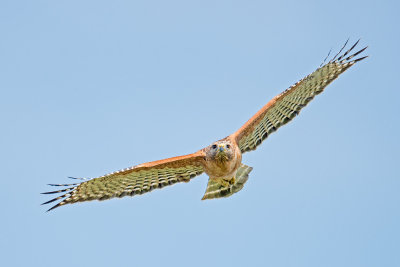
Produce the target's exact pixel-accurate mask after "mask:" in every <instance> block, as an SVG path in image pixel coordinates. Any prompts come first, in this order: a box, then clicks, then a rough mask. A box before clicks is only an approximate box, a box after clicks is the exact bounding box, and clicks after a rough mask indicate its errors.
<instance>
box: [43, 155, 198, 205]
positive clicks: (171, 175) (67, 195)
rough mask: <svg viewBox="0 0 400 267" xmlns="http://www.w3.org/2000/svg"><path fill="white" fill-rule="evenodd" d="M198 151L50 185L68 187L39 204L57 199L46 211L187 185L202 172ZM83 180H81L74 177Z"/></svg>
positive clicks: (53, 192)
mask: <svg viewBox="0 0 400 267" xmlns="http://www.w3.org/2000/svg"><path fill="white" fill-rule="evenodd" d="M203 158H204V152H203V151H202V150H200V151H198V152H196V153H194V154H189V155H185V156H180V157H174V158H169V159H164V160H159V161H153V162H149V163H144V164H140V165H137V166H133V167H131V168H127V169H124V170H120V171H117V172H113V173H110V174H107V175H104V176H101V177H98V178H93V179H90V180H87V181H84V182H82V183H76V184H50V185H52V186H70V187H68V188H66V189H61V190H57V191H52V192H45V193H42V194H55V193H63V195H61V196H59V197H56V198H53V199H51V200H49V201H47V202H45V203H43V204H48V203H51V202H54V201H57V200H61V199H62V200H61V201H60V202H59V203H58V204H56V205H55V206H53V207H51V208H50V209H49V210H48V211H50V210H52V209H55V208H57V207H59V206H62V205H65V204H72V203H76V202H82V201H90V200H106V199H110V198H114V197H124V196H134V195H141V194H143V193H147V192H150V191H151V190H153V189H156V188H163V187H164V186H167V185H172V184H175V183H178V182H189V181H190V179H192V178H193V177H195V176H197V175H200V174H202V173H203V172H204V170H203V165H202V163H201V162H202V160H203ZM75 179H83V178H75Z"/></svg>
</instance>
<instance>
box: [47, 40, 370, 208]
mask: <svg viewBox="0 0 400 267" xmlns="http://www.w3.org/2000/svg"><path fill="white" fill-rule="evenodd" d="M359 41H360V40H358V41H357V42H356V43H355V44H354V45H353V46H352V47H350V49H348V50H347V51H346V52H343V53H342V51H343V50H344V48H345V47H346V45H347V43H348V40H347V41H346V43H345V45H344V46H343V47H342V48H341V49H340V51H339V52H338V53H337V54H336V55H335V56H334V57H333V58H332V59H331V60H330V61H328V62H327V63H325V62H326V60H327V58H328V57H329V54H328V56H327V57H326V58H325V60H324V62H323V63H322V64H321V65H320V66H319V68H317V69H316V70H315V71H314V72H313V73H311V74H309V75H308V76H306V77H305V78H303V79H301V80H300V81H298V82H297V83H295V84H294V85H292V86H290V87H289V88H288V89H286V90H285V91H283V92H282V93H281V94H279V95H277V96H275V97H274V98H272V100H270V101H269V102H268V103H267V104H266V105H265V106H264V107H262V108H261V109H260V110H259V111H258V112H257V113H256V114H255V115H254V116H253V117H251V118H250V119H249V120H248V121H247V122H246V123H245V124H244V125H243V126H242V127H241V128H240V129H239V130H237V131H236V132H234V133H233V134H231V135H229V136H227V137H225V138H223V139H221V140H219V141H216V142H214V143H212V144H211V145H209V146H207V147H205V148H203V149H200V150H199V151H197V152H195V153H193V154H189V155H184V156H178V157H173V158H168V159H163V160H158V161H153V162H148V163H143V164H139V165H136V166H133V167H130V168H126V169H123V170H119V171H116V172H113V173H110V174H106V175H104V176H101V177H97V178H93V179H84V178H73V179H81V180H83V181H81V182H78V183H73V184H50V185H51V186H63V187H67V188H65V189H61V190H56V191H52V192H45V193H42V194H55V193H62V195H61V196H58V197H56V198H53V199H51V200H49V201H47V202H44V203H43V204H48V203H52V202H54V201H57V200H59V202H58V203H57V204H56V205H54V206H52V207H51V208H50V209H49V210H48V211H50V210H52V209H55V208H57V207H60V206H63V205H66V204H73V203H77V202H83V201H90V200H106V199H110V198H114V197H124V196H134V195H141V194H144V193H147V192H150V191H152V190H153V189H156V188H163V187H165V186H168V185H172V184H175V183H179V182H189V181H190V180H191V179H192V178H194V177H195V176H198V175H200V174H202V173H206V174H207V175H208V176H209V179H208V184H207V188H206V192H205V194H204V196H203V198H202V199H203V200H204V199H213V198H221V197H228V196H231V195H232V194H234V193H237V192H238V191H240V190H241V189H242V188H243V186H244V184H245V183H246V181H247V179H248V177H249V173H250V172H251V170H252V167H249V166H247V165H245V164H243V163H242V155H243V154H244V153H246V152H248V151H251V150H255V149H256V148H257V147H258V146H259V145H260V144H261V143H262V142H263V141H264V140H265V139H266V138H267V137H268V136H269V135H270V134H271V133H273V132H275V131H276V130H277V129H278V128H279V127H281V126H282V125H284V124H286V123H288V122H289V121H291V120H292V119H293V118H294V117H295V116H296V115H298V114H299V112H300V110H301V109H302V108H303V107H305V106H306V105H307V104H308V103H309V102H310V101H311V100H312V99H313V98H314V96H316V95H317V94H319V93H321V92H322V91H323V90H324V89H325V87H326V86H327V85H328V84H330V83H331V82H332V81H333V80H335V79H336V78H337V77H338V76H339V75H340V74H342V73H343V72H345V71H346V70H347V69H349V68H350V67H351V66H353V65H354V64H355V63H357V62H358V61H361V60H363V59H365V58H366V57H367V56H364V57H359V58H357V59H355V57H356V56H357V55H359V54H361V53H362V52H363V51H364V50H365V49H367V47H364V48H363V49H361V50H359V51H358V52H355V53H353V54H350V52H351V51H353V49H354V48H355V47H356V46H357V44H358V42H359ZM341 53H342V54H341ZM70 178H72V177H70Z"/></svg>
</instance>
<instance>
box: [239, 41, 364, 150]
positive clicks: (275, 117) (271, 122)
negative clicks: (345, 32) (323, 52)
mask: <svg viewBox="0 0 400 267" xmlns="http://www.w3.org/2000/svg"><path fill="white" fill-rule="evenodd" d="M346 44H347V42H346ZM346 44H345V45H344V46H343V48H344V47H345V46H346ZM357 44H358V41H357V42H356V43H355V44H354V45H353V46H352V47H351V48H350V49H349V50H347V51H346V52H344V53H343V54H342V55H340V56H339V54H340V53H341V52H342V50H343V48H342V49H341V50H340V51H339V53H338V54H337V55H336V56H335V57H334V58H333V59H332V60H330V61H329V62H328V63H326V64H325V65H323V66H321V67H320V68H318V69H317V70H316V71H314V72H313V73H311V74H310V75H308V76H306V77H305V78H303V79H302V80H300V81H298V82H297V83H296V84H294V85H292V86H291V87H290V88H288V89H287V90H285V91H284V92H282V93H281V94H279V95H277V96H276V97H274V98H273V99H272V100H271V101H269V102H268V103H267V104H266V105H265V106H264V107H263V108H261V109H260V110H259V111H258V112H257V113H256V114H255V115H254V116H253V117H252V118H251V119H250V120H249V121H247V122H246V123H245V124H244V125H243V126H242V127H241V128H240V129H239V130H238V131H236V132H235V133H233V134H232V135H231V137H232V138H233V139H234V140H236V142H237V144H238V145H239V148H240V150H241V152H242V153H244V152H247V151H250V150H255V149H256V147H257V146H258V145H260V144H261V142H262V141H263V140H264V139H265V138H267V137H268V135H269V134H271V133H273V132H274V131H276V130H277V129H278V128H279V127H280V126H282V125H284V124H286V123H287V122H289V121H291V120H292V119H293V118H294V117H295V116H296V115H297V114H299V112H300V110H301V109H302V108H303V107H305V106H306V105H307V104H308V102H310V101H311V100H312V99H313V98H314V96H316V95H317V94H319V93H321V92H322V91H323V90H324V89H325V87H326V86H327V85H328V84H330V83H331V82H332V81H333V80H335V79H336V78H337V77H338V76H339V75H340V74H342V73H343V72H345V71H346V70H347V69H348V68H350V67H351V66H353V65H354V64H355V63H356V62H358V61H360V60H362V59H364V58H366V56H365V57H361V58H358V59H354V60H352V59H353V58H354V57H355V56H357V55H358V54H360V53H361V52H363V51H364V50H365V49H366V48H367V47H365V48H363V49H361V50H360V51H358V52H356V53H354V54H352V55H349V56H348V54H349V53H350V52H351V51H352V50H353V49H354V47H355V46H356V45H357ZM337 56H339V57H338V58H337V59H336V57H337ZM321 65H322V64H321Z"/></svg>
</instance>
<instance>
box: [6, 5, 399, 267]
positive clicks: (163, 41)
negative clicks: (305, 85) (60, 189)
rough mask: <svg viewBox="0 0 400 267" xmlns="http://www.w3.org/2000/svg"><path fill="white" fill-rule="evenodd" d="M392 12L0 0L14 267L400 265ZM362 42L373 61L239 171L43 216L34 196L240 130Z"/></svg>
mask: <svg viewBox="0 0 400 267" xmlns="http://www.w3.org/2000/svg"><path fill="white" fill-rule="evenodd" d="M399 10H400V6H399V4H398V1H341V0H339V1H335V2H332V1H279V2H278V1H204V0H203V1H98V0H97V1H71V0H68V1H11V0H10V1H7V0H5V1H4V0H3V1H1V2H0V34H1V39H0V40H1V41H0V90H1V98H0V101H1V105H0V120H1V131H0V132H1V133H0V135H1V138H0V145H1V150H0V162H1V170H2V173H1V189H2V190H1V191H2V193H1V196H0V198H1V202H0V203H1V204H0V205H1V210H2V216H1V220H0V227H1V231H0V235H1V236H0V255H1V265H2V266H60V267H61V266H307V267H312V266H318V267H320V266H335V267H337V266H352V267H355V266H400V230H399V225H400V211H399V203H400V194H399V192H400V173H399V163H400V152H399V151H400V145H399V136H400V129H399V115H400V114H399V101H400V88H399V78H400V77H399V76H400V73H399V65H398V62H399V59H400V58H399V54H400V52H399V47H400V30H399V26H400V19H399V15H398V11H399ZM348 37H350V38H351V41H352V42H354V41H356V40H357V39H358V38H359V37H361V38H362V40H361V43H360V48H361V47H362V46H363V45H369V48H368V50H367V53H366V54H369V55H370V58H368V59H367V60H364V61H362V62H361V63H360V64H357V65H356V66H355V67H353V68H351V69H350V70H349V71H347V72H346V73H344V74H343V75H342V76H341V77H340V78H339V79H338V80H336V81H335V82H334V83H333V84H331V85H330V86H329V87H328V88H327V90H326V91H325V92H324V93H323V94H321V95H320V96H318V97H317V98H316V99H315V100H314V101H313V102H312V103H310V105H309V106H307V107H306V108H305V109H304V110H303V111H302V112H301V114H300V116H298V117H296V119H295V120H294V121H292V122H291V123H290V124H288V125H286V126H285V127H283V128H280V129H279V131H278V132H277V133H275V134H273V135H271V136H270V137H269V138H268V139H267V140H266V141H265V142H264V143H263V145H262V146H261V147H260V148H259V149H257V150H256V151H255V152H252V153H247V154H245V156H244V158H243V162H244V163H245V164H247V165H250V166H252V167H254V170H253V172H252V173H251V176H250V179H249V181H248V183H247V184H246V185H245V188H244V189H243V190H242V191H241V192H240V193H238V194H236V195H234V196H232V197H230V198H226V199H220V200H214V201H201V200H200V199H201V197H202V195H203V193H204V191H205V187H206V183H207V177H206V176H205V175H202V176H200V177H198V178H195V179H194V180H193V181H192V182H190V183H188V184H177V185H175V186H171V187H167V188H165V189H163V190H157V191H153V192H152V193H150V194H146V195H142V196H139V197H134V198H129V197H127V198H123V199H113V200H109V201H106V202H97V201H95V202H88V203H82V204H77V205H70V206H64V207H61V208H59V209H56V210H55V211H53V212H49V213H46V212H45V211H46V209H47V208H48V206H46V207H44V206H40V203H42V202H44V201H46V200H48V199H49V197H48V196H46V195H40V194H39V193H40V192H45V191H48V190H51V189H54V188H51V187H50V186H47V185H46V184H47V183H68V182H71V180H69V179H67V176H77V177H96V176H100V175H103V174H105V173H108V172H111V171H115V170H118V169H121V168H125V167H128V166H132V165H135V164H139V163H143V162H148V161H153V160H157V159H162V158H167V157H171V156H176V155H183V154H188V153H191V152H194V151H197V150H198V149H200V148H202V147H204V146H207V145H209V144H210V143H211V142H213V141H215V140H218V139H220V138H223V137H225V136H227V135H229V134H231V133H232V132H234V131H236V130H237V129H238V128H239V127H240V126H241V125H242V124H243V123H244V122H245V121H247V120H248V119H249V118H250V117H251V116H252V115H254V113H255V112H256V111H257V110H258V109H259V108H261V107H262V106H263V105H264V104H266V103H267V101H269V100H270V99H271V98H272V97H273V96H275V95H276V94H278V93H280V92H281V91H282V90H284V89H286V88H287V87H289V86H290V85H291V84H293V83H294V82H296V81H297V80H299V79H301V78H302V77H304V76H305V75H307V74H309V73H311V72H312V71H313V70H314V69H315V68H316V67H318V66H319V64H320V63H321V62H322V60H323V59H324V58H325V56H326V55H327V53H328V51H329V50H330V49H331V48H332V49H333V52H335V51H338V49H339V48H340V47H341V46H342V45H343V43H344V42H345V40H346V39H347V38H348Z"/></svg>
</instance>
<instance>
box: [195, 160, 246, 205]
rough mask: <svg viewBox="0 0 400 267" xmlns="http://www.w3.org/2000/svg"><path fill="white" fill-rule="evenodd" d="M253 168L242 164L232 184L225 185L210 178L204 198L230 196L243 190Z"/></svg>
mask: <svg viewBox="0 0 400 267" xmlns="http://www.w3.org/2000/svg"><path fill="white" fill-rule="evenodd" d="M252 170H253V168H252V167H249V166H247V165H244V164H242V165H241V166H240V167H239V169H238V171H237V173H236V177H235V183H234V184H232V185H228V186H224V185H222V184H220V183H219V182H217V181H215V180H213V179H212V178H209V180H208V184H207V189H206V192H205V193H204V196H203V198H202V200H205V199H213V198H221V197H229V196H231V195H233V194H235V193H237V192H239V191H240V190H242V188H243V186H244V184H245V183H246V182H247V180H248V179H249V173H250V172H251V171H252Z"/></svg>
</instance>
